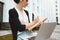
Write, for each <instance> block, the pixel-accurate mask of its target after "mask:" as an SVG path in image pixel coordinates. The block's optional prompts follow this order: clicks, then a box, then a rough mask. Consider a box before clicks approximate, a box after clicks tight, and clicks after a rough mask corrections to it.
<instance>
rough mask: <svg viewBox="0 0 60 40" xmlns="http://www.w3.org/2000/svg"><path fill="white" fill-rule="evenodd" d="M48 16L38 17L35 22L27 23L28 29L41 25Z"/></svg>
mask: <svg viewBox="0 0 60 40" xmlns="http://www.w3.org/2000/svg"><path fill="white" fill-rule="evenodd" d="M46 19H47V18H36V19H35V20H34V21H33V22H31V23H29V24H28V25H26V29H28V30H32V29H33V28H34V27H37V26H38V25H41V24H42V23H43V22H44V21H45V20H46Z"/></svg>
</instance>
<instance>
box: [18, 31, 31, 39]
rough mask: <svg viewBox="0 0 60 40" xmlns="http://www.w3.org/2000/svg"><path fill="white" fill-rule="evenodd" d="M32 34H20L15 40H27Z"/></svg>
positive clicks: (24, 32)
mask: <svg viewBox="0 0 60 40" xmlns="http://www.w3.org/2000/svg"><path fill="white" fill-rule="evenodd" d="M31 34H32V31H23V32H20V33H19V34H18V35H17V36H18V37H17V40H28V39H27V38H28V37H29V36H30V35H31Z"/></svg>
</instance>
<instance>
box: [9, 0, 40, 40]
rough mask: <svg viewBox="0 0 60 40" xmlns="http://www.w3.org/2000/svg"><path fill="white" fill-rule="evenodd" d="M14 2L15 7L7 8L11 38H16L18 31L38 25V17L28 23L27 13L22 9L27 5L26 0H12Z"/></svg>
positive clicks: (14, 39) (28, 29)
mask: <svg viewBox="0 0 60 40" xmlns="http://www.w3.org/2000/svg"><path fill="white" fill-rule="evenodd" d="M14 2H15V3H16V6H15V8H13V9H10V10H9V23H10V26H11V29H12V34H13V40H17V33H18V31H19V32H21V33H23V32H26V31H30V30H31V29H33V28H34V27H35V26H37V25H39V23H40V22H39V18H36V19H34V21H33V22H31V23H29V14H28V12H27V11H26V10H24V9H23V8H25V7H26V6H27V4H28V0H14ZM37 23H38V24H37ZM35 24H37V25H35ZM34 25H35V26H34ZM19 40H22V39H19Z"/></svg>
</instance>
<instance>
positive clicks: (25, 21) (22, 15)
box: [15, 7, 29, 25]
mask: <svg viewBox="0 0 60 40" xmlns="http://www.w3.org/2000/svg"><path fill="white" fill-rule="evenodd" d="M15 9H16V11H17V12H18V15H19V20H20V22H21V24H25V25H27V24H28V23H29V21H28V16H27V15H26V13H25V11H24V10H23V12H22V13H21V12H20V11H19V10H18V9H17V8H16V7H15Z"/></svg>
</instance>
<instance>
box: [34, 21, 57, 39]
mask: <svg viewBox="0 0 60 40" xmlns="http://www.w3.org/2000/svg"><path fill="white" fill-rule="evenodd" d="M56 24H57V23H56V22H51V23H43V24H42V25H41V27H40V29H39V31H38V34H37V36H36V38H35V40H46V39H48V38H49V37H50V36H51V34H52V32H53V30H54V29H55V27H56Z"/></svg>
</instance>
